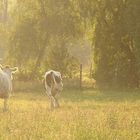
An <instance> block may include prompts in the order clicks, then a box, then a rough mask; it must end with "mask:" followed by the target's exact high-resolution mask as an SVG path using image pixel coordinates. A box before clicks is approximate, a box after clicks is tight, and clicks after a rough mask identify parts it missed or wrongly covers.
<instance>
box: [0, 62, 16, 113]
mask: <svg viewBox="0 0 140 140" xmlns="http://www.w3.org/2000/svg"><path fill="white" fill-rule="evenodd" d="M16 71H18V68H17V67H14V68H10V67H9V66H5V67H2V65H0V98H2V99H4V111H6V110H7V109H8V107H7V101H8V99H9V97H10V95H11V92H12V79H13V77H12V74H13V73H15V72H16Z"/></svg>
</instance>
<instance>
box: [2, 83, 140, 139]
mask: <svg viewBox="0 0 140 140" xmlns="http://www.w3.org/2000/svg"><path fill="white" fill-rule="evenodd" d="M31 85H32V86H31ZM31 85H26V86H21V87H20V84H19V85H18V84H16V85H15V93H14V96H13V97H11V99H10V100H9V107H10V110H9V111H8V112H3V111H2V105H3V104H2V103H3V102H2V100H1V102H0V106H1V108H0V140H140V92H139V91H135V92H131V91H130V92H117V91H116V92H114V91H104V92H103V91H98V90H94V89H84V90H82V91H81V90H78V89H64V91H63V93H62V95H61V98H60V104H61V108H59V109H56V110H53V111H51V110H50V104H49V100H48V97H47V96H46V95H45V94H44V89H43V87H41V86H39V85H38V86H37V85H35V84H31ZM29 86H30V88H29ZM33 87H34V88H33Z"/></svg>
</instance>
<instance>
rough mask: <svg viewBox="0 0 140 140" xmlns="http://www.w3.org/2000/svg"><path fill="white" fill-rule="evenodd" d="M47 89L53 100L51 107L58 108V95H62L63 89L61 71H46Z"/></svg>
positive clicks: (51, 100)
mask: <svg viewBox="0 0 140 140" xmlns="http://www.w3.org/2000/svg"><path fill="white" fill-rule="evenodd" d="M45 89H46V94H47V95H48V97H49V99H50V102H51V108H52V109H53V108H58V107H59V102H58V99H57V98H56V97H57V96H58V95H60V93H61V91H62V90H63V83H62V77H61V73H60V72H58V71H54V70H50V71H47V72H46V73H45Z"/></svg>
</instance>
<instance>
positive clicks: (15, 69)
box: [10, 67, 18, 73]
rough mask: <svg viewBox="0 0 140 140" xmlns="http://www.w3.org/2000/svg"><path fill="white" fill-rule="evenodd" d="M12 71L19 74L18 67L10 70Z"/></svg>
mask: <svg viewBox="0 0 140 140" xmlns="http://www.w3.org/2000/svg"><path fill="white" fill-rule="evenodd" d="M10 69H11V71H12V73H16V72H18V67H14V68H10Z"/></svg>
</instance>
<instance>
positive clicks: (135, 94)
mask: <svg viewBox="0 0 140 140" xmlns="http://www.w3.org/2000/svg"><path fill="white" fill-rule="evenodd" d="M63 98H64V99H65V100H70V101H73V102H77V101H84V100H94V101H98V102H108V101H113V102H123V101H131V102H135V101H139V100H140V91H138V90H137V91H130V90H129V91H113V90H108V91H107V90H105V91H101V90H95V89H83V90H80V89H69V90H68V89H66V90H64V91H63Z"/></svg>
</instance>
